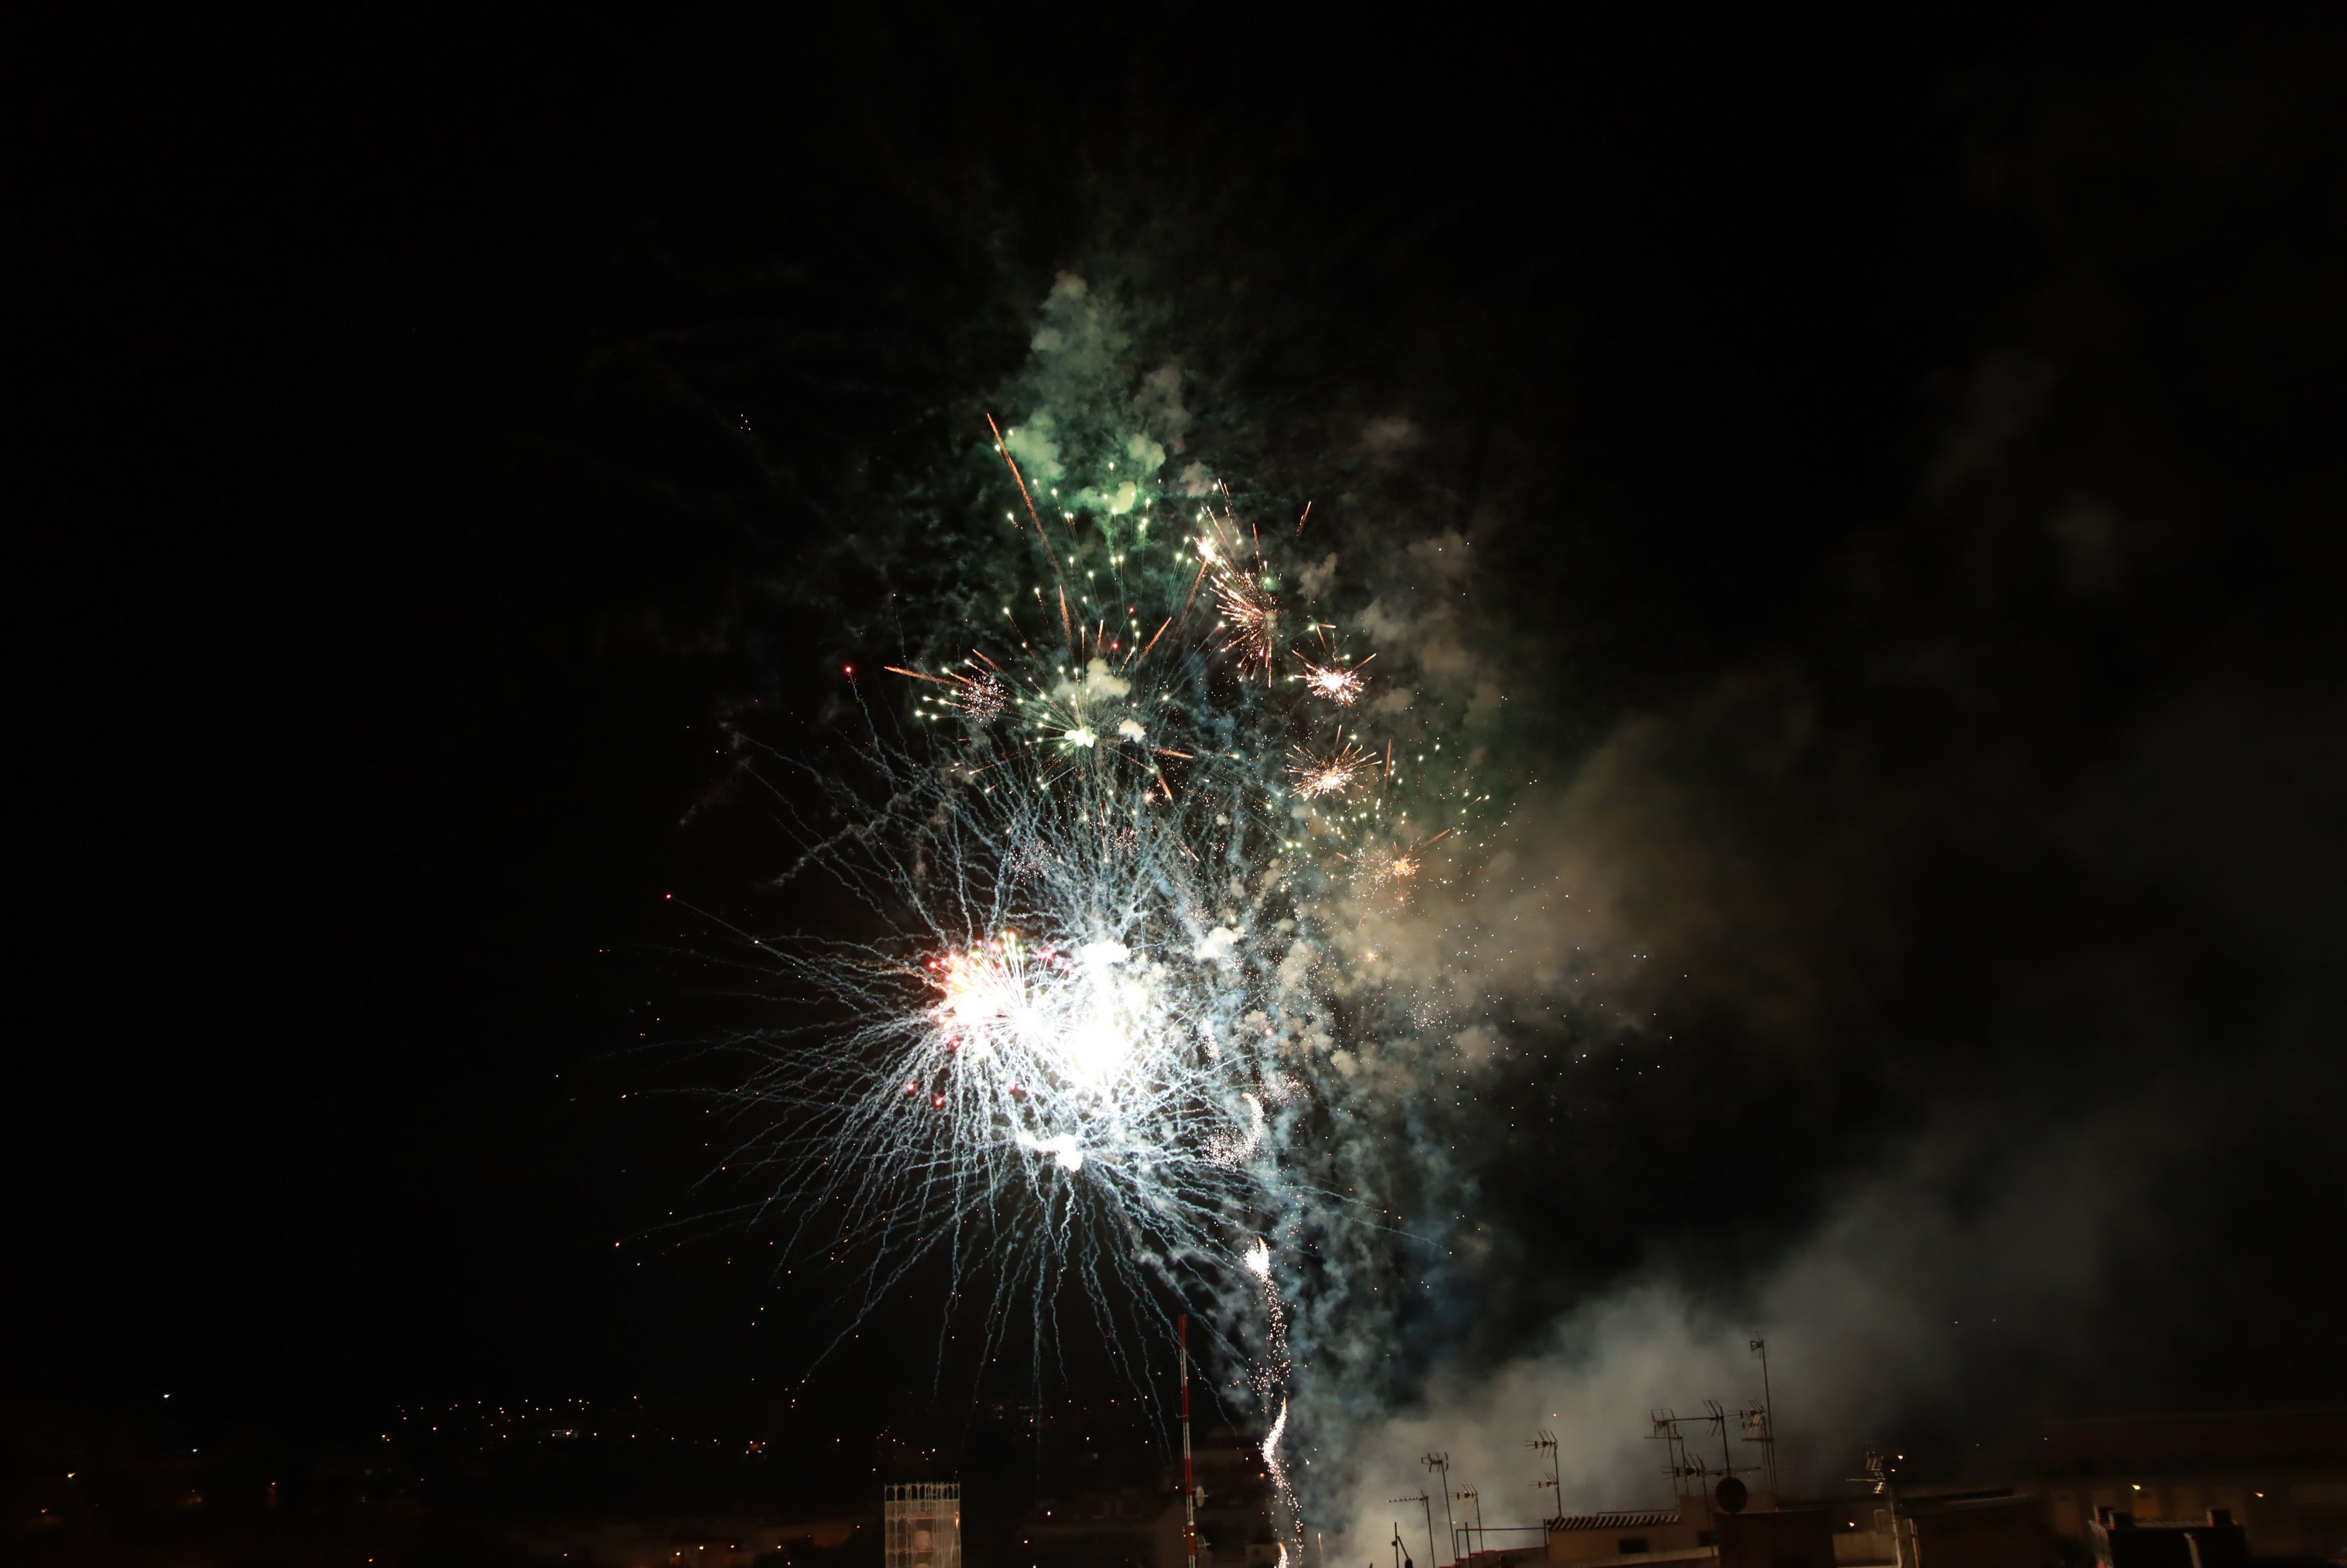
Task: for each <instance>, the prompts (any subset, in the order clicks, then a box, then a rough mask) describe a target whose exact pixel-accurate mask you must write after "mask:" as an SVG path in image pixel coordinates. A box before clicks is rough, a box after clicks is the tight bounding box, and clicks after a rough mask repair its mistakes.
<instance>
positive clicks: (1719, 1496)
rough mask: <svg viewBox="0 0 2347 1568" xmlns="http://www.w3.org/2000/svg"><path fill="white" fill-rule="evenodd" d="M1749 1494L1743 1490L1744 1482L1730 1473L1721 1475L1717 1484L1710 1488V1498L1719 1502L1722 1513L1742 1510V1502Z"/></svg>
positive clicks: (1743, 1502)
mask: <svg viewBox="0 0 2347 1568" xmlns="http://www.w3.org/2000/svg"><path fill="white" fill-rule="evenodd" d="M1751 1495H1752V1494H1751V1493H1750V1492H1749V1491H1746V1490H1745V1488H1744V1483H1743V1482H1742V1481H1738V1480H1737V1479H1736V1478H1735V1477H1734V1476H1732V1475H1724V1476H1721V1477H1720V1478H1719V1484H1718V1485H1717V1486H1715V1487H1713V1488H1712V1489H1711V1500H1712V1501H1714V1502H1717V1504H1719V1512H1722V1513H1741V1512H1744V1504H1745V1502H1746V1501H1747V1499H1749V1498H1750V1497H1751Z"/></svg>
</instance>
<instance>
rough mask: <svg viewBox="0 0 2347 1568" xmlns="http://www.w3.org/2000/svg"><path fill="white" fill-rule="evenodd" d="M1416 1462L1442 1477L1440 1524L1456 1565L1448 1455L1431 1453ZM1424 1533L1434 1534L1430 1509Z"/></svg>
mask: <svg viewBox="0 0 2347 1568" xmlns="http://www.w3.org/2000/svg"><path fill="white" fill-rule="evenodd" d="M1418 1462H1419V1463H1420V1464H1422V1465H1424V1466H1425V1467H1426V1468H1427V1469H1429V1470H1430V1471H1434V1472H1436V1473H1437V1474H1439V1475H1440V1476H1441V1477H1442V1523H1443V1527H1444V1528H1445V1529H1447V1530H1449V1531H1450V1561H1451V1562H1453V1563H1456V1562H1458V1561H1459V1525H1458V1522H1456V1521H1455V1520H1453V1519H1452V1518H1451V1517H1450V1455H1449V1454H1448V1453H1432V1454H1428V1455H1427V1456H1425V1457H1424V1458H1423V1459H1421V1460H1419V1461H1418ZM1426 1532H1427V1533H1428V1534H1429V1535H1432V1534H1433V1533H1434V1510H1433V1509H1432V1508H1431V1507H1430V1508H1429V1509H1428V1510H1427V1511H1426ZM1429 1544H1431V1542H1429Z"/></svg>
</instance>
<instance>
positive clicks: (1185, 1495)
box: [1181, 1312, 1198, 1568]
mask: <svg viewBox="0 0 2347 1568" xmlns="http://www.w3.org/2000/svg"><path fill="white" fill-rule="evenodd" d="M1181 1334H1182V1547H1183V1550H1184V1553H1187V1555H1188V1558H1189V1563H1190V1568H1198V1476H1197V1472H1196V1471H1194V1470H1193V1469H1192V1468H1191V1461H1190V1315H1189V1314H1188V1313H1186V1312H1184V1314H1182V1320H1181Z"/></svg>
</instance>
